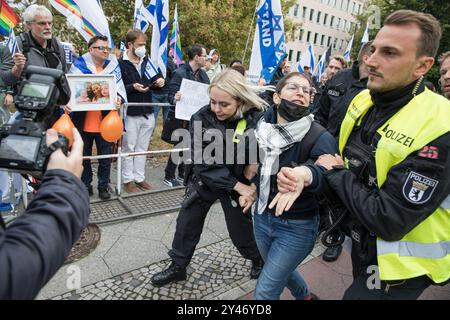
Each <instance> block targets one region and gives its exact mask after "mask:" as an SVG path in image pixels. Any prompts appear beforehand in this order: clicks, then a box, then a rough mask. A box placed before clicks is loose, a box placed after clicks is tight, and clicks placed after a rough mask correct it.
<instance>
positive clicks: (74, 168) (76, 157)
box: [46, 128, 83, 178]
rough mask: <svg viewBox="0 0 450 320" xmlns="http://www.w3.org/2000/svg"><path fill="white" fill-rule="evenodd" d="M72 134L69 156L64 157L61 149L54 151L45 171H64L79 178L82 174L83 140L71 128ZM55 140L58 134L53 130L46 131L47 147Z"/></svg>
mask: <svg viewBox="0 0 450 320" xmlns="http://www.w3.org/2000/svg"><path fill="white" fill-rule="evenodd" d="M72 133H73V138H74V141H73V145H72V149H71V150H70V152H69V156H68V157H66V156H65V155H64V153H63V152H62V150H61V149H58V150H56V151H54V152H53V153H52V154H51V155H50V159H49V161H48V165H47V170H52V169H61V170H66V171H69V172H71V173H73V174H74V175H75V176H77V177H78V178H80V177H81V173H82V172H83V139H81V136H80V133H79V132H78V130H77V129H75V128H73V129H72ZM57 140H58V132H57V131H56V130H55V129H48V130H47V136H46V142H47V145H50V144H52V143H53V142H55V141H57Z"/></svg>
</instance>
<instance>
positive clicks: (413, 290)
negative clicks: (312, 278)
mask: <svg viewBox="0 0 450 320" xmlns="http://www.w3.org/2000/svg"><path fill="white" fill-rule="evenodd" d="M368 278H369V276H368V275H367V276H366V275H360V276H358V277H356V278H355V279H354V280H353V283H352V284H351V285H350V287H348V289H347V290H346V291H345V294H344V297H343V299H344V300H417V298H419V297H420V295H421V294H422V293H423V292H424V291H425V289H426V288H428V287H429V286H430V285H431V281H430V280H429V279H428V277H427V276H422V277H417V278H412V279H407V280H399V281H381V285H380V288H379V289H371V286H370V284H369V285H368V282H369V283H370V282H371V281H370V280H369V279H368Z"/></svg>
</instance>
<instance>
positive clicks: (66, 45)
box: [61, 42, 73, 63]
mask: <svg viewBox="0 0 450 320" xmlns="http://www.w3.org/2000/svg"><path fill="white" fill-rule="evenodd" d="M61 44H62V46H63V48H64V53H65V55H66V63H72V47H73V45H72V44H71V43H70V42H61Z"/></svg>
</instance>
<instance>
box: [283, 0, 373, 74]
mask: <svg viewBox="0 0 450 320" xmlns="http://www.w3.org/2000/svg"><path fill="white" fill-rule="evenodd" d="M365 2H366V1H365V0H361V1H359V0H298V1H297V3H296V4H295V5H294V6H293V7H291V8H290V9H289V12H288V18H289V19H291V21H292V22H293V23H295V24H301V27H300V28H298V29H297V30H296V31H295V32H293V34H292V35H291V39H290V41H289V42H287V43H286V53H287V56H288V61H289V63H290V64H291V65H292V66H293V69H295V67H296V66H297V62H299V61H300V57H301V55H302V54H303V53H304V52H305V51H306V50H307V49H308V47H309V44H312V45H313V48H314V55H315V58H316V63H317V62H318V61H319V59H320V57H321V56H322V54H323V53H324V52H325V50H326V49H327V48H328V47H329V46H330V45H331V46H332V51H331V53H332V55H334V54H343V53H344V51H345V49H346V48H347V44H348V42H349V41H350V39H351V37H352V34H353V33H354V32H355V30H356V29H357V28H359V27H360V26H359V25H358V22H357V20H356V18H355V15H357V14H361V13H362V12H363V10H364V8H365ZM363 27H365V26H363ZM354 45H355V43H354Z"/></svg>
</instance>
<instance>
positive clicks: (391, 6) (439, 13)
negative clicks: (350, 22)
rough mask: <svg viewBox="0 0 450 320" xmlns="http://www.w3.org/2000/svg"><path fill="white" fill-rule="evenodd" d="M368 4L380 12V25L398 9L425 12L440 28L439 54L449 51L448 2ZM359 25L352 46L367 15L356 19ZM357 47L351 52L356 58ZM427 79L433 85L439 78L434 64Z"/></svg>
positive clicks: (386, 0)
mask: <svg viewBox="0 0 450 320" xmlns="http://www.w3.org/2000/svg"><path fill="white" fill-rule="evenodd" d="M370 4H372V5H376V6H378V7H379V8H380V10H381V23H383V21H384V19H385V18H386V17H387V16H388V15H389V14H391V13H392V12H394V11H396V10H400V9H410V10H415V11H419V12H425V13H430V14H432V15H433V16H434V17H435V18H436V19H438V20H439V22H440V23H441V27H442V39H441V42H440V48H439V53H438V56H439V55H440V54H442V53H443V52H446V51H449V50H450V15H449V12H450V1H442V0H371V1H370ZM369 14H370V13H369ZM357 18H358V20H359V22H360V23H361V26H362V27H361V28H360V29H359V30H358V31H357V33H356V35H355V42H354V44H359V43H360V42H361V38H362V35H363V32H364V28H365V26H366V21H367V18H368V14H365V15H364V14H363V15H361V16H358V17H357ZM377 31H378V30H370V39H374V38H375V35H376V33H377ZM357 50H359V45H356V46H355V45H354V46H353V50H352V56H353V57H356V56H357V54H358V51H357ZM428 78H429V79H430V80H431V81H432V82H433V83H435V84H437V80H438V78H439V66H438V64H437V63H436V64H435V65H434V66H433V68H432V69H431V71H430V72H429V74H428Z"/></svg>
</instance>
